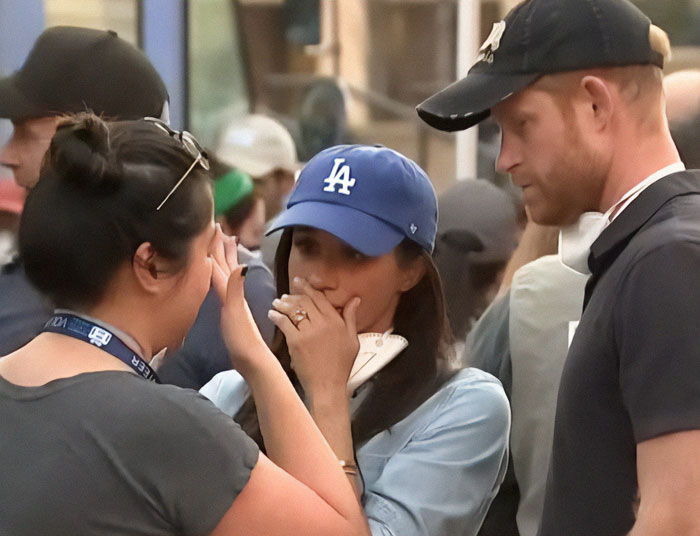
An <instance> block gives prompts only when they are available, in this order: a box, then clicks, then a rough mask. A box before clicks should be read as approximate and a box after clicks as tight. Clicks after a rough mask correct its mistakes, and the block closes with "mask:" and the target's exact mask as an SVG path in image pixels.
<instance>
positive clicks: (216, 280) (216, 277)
mask: <svg viewBox="0 0 700 536" xmlns="http://www.w3.org/2000/svg"><path fill="white" fill-rule="evenodd" d="M212 264H213V268H212V271H211V284H212V286H213V287H214V290H215V291H216V293H217V295H218V296H219V300H220V301H221V303H224V302H225V301H226V294H227V292H228V291H227V287H228V279H229V276H228V274H227V273H226V272H224V270H223V268H221V266H219V263H218V262H216V259H214V258H213V256H212Z"/></svg>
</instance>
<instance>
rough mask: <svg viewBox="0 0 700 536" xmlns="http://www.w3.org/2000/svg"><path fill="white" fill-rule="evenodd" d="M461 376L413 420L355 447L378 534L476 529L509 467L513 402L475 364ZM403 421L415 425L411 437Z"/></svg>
mask: <svg viewBox="0 0 700 536" xmlns="http://www.w3.org/2000/svg"><path fill="white" fill-rule="evenodd" d="M459 376H460V377H459V378H458V381H456V382H455V381H453V382H451V383H450V384H448V386H446V387H443V390H446V391H447V393H441V395H446V396H439V397H438V399H439V403H437V404H435V403H433V402H432V399H431V400H429V401H427V402H426V403H424V404H423V406H421V408H419V409H418V410H416V412H419V413H421V415H418V416H417V418H416V419H415V420H414V419H412V417H413V414H412V415H411V416H409V417H407V419H405V420H404V421H402V422H401V423H398V424H397V425H396V426H395V427H394V428H396V430H392V431H391V432H389V431H385V432H382V433H381V434H378V435H377V436H375V437H374V438H372V439H371V440H370V441H369V442H368V443H367V444H366V445H365V446H363V447H362V448H361V449H360V450H359V451H358V462H359V464H360V467H361V469H362V471H363V474H365V476H366V480H365V486H366V490H365V491H366V493H365V513H366V515H367V518H368V520H369V524H370V528H371V530H372V534H373V535H374V536H380V535H381V536H414V535H415V536H418V535H427V534H430V535H431V536H440V535H444V536H448V535H450V536H451V535H460V536H462V535H475V534H477V532H478V531H479V528H480V527H481V524H482V523H483V520H484V517H485V516H486V512H487V510H488V507H489V505H490V503H491V501H492V500H493V498H494V496H495V495H496V493H497V492H498V487H499V485H500V483H501V481H502V480H503V477H504V475H505V471H506V468H507V463H508V434H509V429H510V407H509V405H508V400H507V398H506V396H505V393H504V392H503V389H502V387H501V386H500V384H499V383H498V382H497V381H496V380H495V379H494V378H492V377H491V376H489V375H487V374H484V373H482V372H480V371H476V370H474V369H465V370H464V371H462V372H461V373H460V375H459ZM433 398H435V397H433ZM425 406H428V408H427V411H426V408H425ZM430 406H432V407H430ZM416 412H414V413H416ZM406 421H408V422H406ZM411 421H414V422H411ZM404 425H407V426H411V427H414V426H415V431H414V433H412V434H411V435H410V437H406V436H405V435H404V433H403V431H402V430H401V428H402V427H403V426H404ZM392 436H393V437H392ZM396 443H399V444H400V446H399V447H397V450H393V445H396ZM382 464H384V465H383V467H382V468H380V469H377V467H378V466H381V465H382ZM375 475H376V480H375Z"/></svg>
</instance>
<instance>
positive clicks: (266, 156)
mask: <svg viewBox="0 0 700 536" xmlns="http://www.w3.org/2000/svg"><path fill="white" fill-rule="evenodd" d="M216 156H218V157H219V158H220V159H221V160H223V161H224V162H226V163H227V164H229V165H230V166H233V167H236V168H238V169H240V170H242V171H245V172H246V173H247V174H248V175H250V176H251V177H253V178H255V177H260V176H262V175H266V174H268V173H270V172H271V171H273V170H274V169H277V168H281V169H285V170H287V171H290V172H294V171H296V170H297V169H298V168H299V167H300V164H299V161H298V160H297V150H296V146H295V145H294V140H293V139H292V136H291V134H290V133H289V131H288V130H287V129H286V128H285V127H284V126H283V125H282V124H281V123H280V122H279V121H275V120H274V119H272V118H271V117H267V116H265V115H259V114H251V115H245V116H241V117H238V118H235V119H232V120H231V121H230V122H229V123H228V124H227V125H226V126H225V127H224V128H223V130H222V131H221V135H220V136H219V143H218V145H217V148H216Z"/></svg>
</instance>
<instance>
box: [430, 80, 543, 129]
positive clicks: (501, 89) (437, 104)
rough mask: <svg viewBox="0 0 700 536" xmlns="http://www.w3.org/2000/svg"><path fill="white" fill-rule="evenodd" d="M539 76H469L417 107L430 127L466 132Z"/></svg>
mask: <svg viewBox="0 0 700 536" xmlns="http://www.w3.org/2000/svg"><path fill="white" fill-rule="evenodd" d="M540 76H542V75H540V74H515V75H513V74H500V73H488V74H487V73H478V72H471V73H469V75H467V76H466V77H465V78H463V79H462V80H458V81H457V82H455V83H454V84H451V85H449V86H447V87H446V88H445V89H443V90H441V91H439V92H438V93H436V94H435V95H433V96H432V97H428V98H427V99H426V100H425V101H423V102H422V103H420V104H419V105H418V106H417V107H416V111H417V112H418V115H419V116H420V118H421V119H422V120H423V121H425V122H426V123H428V124H429V125H430V126H431V127H433V128H436V129H438V130H445V131H447V132H454V131H456V130H465V129H467V128H470V127H473V126H474V125H476V124H477V123H480V122H481V121H483V120H484V119H486V118H487V117H488V116H489V115H490V113H491V108H492V107H493V106H495V105H496V104H498V103H499V102H501V101H503V100H505V99H507V98H508V97H510V96H511V95H512V94H513V93H516V92H518V91H520V90H521V89H523V88H525V87H527V86H529V85H530V84H532V83H533V82H534V81H535V80H537V79H538V78H540Z"/></svg>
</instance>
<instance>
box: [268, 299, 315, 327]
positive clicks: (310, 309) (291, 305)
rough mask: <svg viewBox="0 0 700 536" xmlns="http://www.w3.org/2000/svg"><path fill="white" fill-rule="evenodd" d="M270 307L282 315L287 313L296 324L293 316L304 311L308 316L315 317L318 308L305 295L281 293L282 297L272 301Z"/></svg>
mask: <svg viewBox="0 0 700 536" xmlns="http://www.w3.org/2000/svg"><path fill="white" fill-rule="evenodd" d="M272 307H274V309H275V310H276V311H278V312H280V313H282V314H284V315H287V316H288V317H289V318H290V319H291V320H292V322H293V323H295V324H296V321H295V317H296V316H298V315H299V314H300V313H306V314H307V315H308V316H309V318H310V319H311V318H316V317H317V316H318V310H317V309H316V306H315V305H314V304H313V302H312V301H311V300H310V299H309V298H307V297H306V296H290V295H288V294H283V295H282V297H280V298H276V299H274V300H273V301H272Z"/></svg>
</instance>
